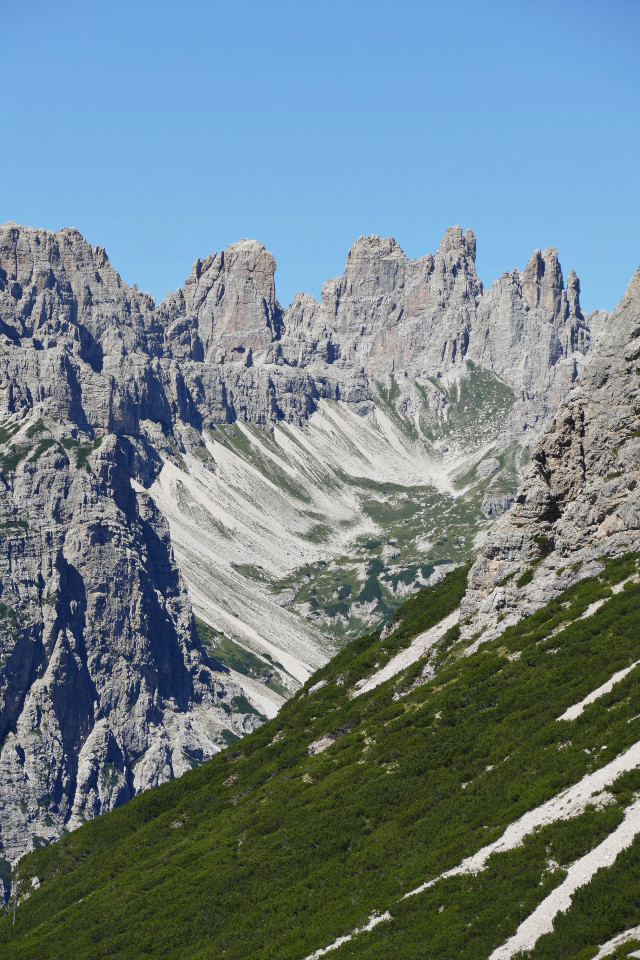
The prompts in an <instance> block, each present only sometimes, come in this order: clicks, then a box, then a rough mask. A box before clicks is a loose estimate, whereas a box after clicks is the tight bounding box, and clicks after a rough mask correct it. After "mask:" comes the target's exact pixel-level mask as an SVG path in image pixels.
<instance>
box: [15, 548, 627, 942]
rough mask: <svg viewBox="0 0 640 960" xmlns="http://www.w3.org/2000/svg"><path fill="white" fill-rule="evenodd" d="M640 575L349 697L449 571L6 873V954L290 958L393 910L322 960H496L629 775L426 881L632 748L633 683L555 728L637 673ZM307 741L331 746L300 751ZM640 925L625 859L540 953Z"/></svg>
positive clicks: (460, 583) (438, 615)
mask: <svg viewBox="0 0 640 960" xmlns="http://www.w3.org/2000/svg"><path fill="white" fill-rule="evenodd" d="M636 575H637V558H636V557H635V556H627V557H624V558H621V559H618V560H615V561H610V562H609V563H608V564H607V566H606V567H605V569H604V570H603V571H602V573H601V574H600V575H599V576H598V577H595V578H592V579H589V580H584V581H582V582H581V583H579V584H577V585H576V586H574V587H573V588H572V589H571V590H569V591H567V593H565V594H563V595H562V596H561V597H559V598H558V599H557V600H554V601H553V602H552V603H550V604H549V605H548V606H546V607H545V608H543V609H542V610H540V611H538V612H537V613H536V614H535V615H533V616H531V617H529V618H528V619H526V620H524V621H522V622H521V623H520V624H518V625H517V627H515V628H511V629H509V630H507V631H506V632H505V633H504V634H502V636H501V637H500V638H498V639H497V640H495V641H490V642H487V643H485V644H484V645H482V646H481V647H480V648H479V649H478V651H477V652H476V653H473V654H471V655H468V656H461V653H462V650H461V649H460V641H459V640H458V639H457V629H456V628H455V627H454V628H452V629H451V630H449V631H448V632H447V633H446V634H445V636H444V637H443V639H442V641H441V642H440V644H439V646H438V648H437V650H436V652H435V656H434V657H432V665H434V666H435V667H436V671H435V676H434V677H433V678H432V679H426V678H424V677H422V670H423V667H424V661H422V662H418V663H416V664H414V665H412V666H411V667H410V668H409V669H408V670H406V671H405V672H404V673H402V674H399V675H397V676H396V677H394V678H392V679H391V680H389V681H387V682H386V683H384V684H382V685H380V686H379V687H377V688H376V689H375V690H373V691H372V692H370V693H368V694H363V695H361V696H357V697H353V696H351V695H350V694H351V692H352V691H353V689H354V684H355V683H356V682H357V681H358V680H360V679H362V678H363V677H366V676H368V675H370V674H371V673H372V672H373V671H374V670H375V669H377V668H378V667H380V666H382V665H383V664H384V663H385V662H386V661H387V660H388V659H389V658H390V656H392V655H393V653H395V652H396V651H397V650H398V649H400V648H402V647H403V646H406V645H408V643H409V642H410V641H411V639H412V637H414V636H415V635H417V634H418V633H420V632H421V631H423V630H425V629H427V628H429V627H430V626H432V625H433V624H434V623H437V622H439V621H440V620H441V619H442V618H443V617H444V616H446V615H447V614H448V613H450V612H451V611H452V610H454V609H455V608H456V607H457V605H458V604H459V602H460V598H461V596H462V594H463V591H464V587H465V581H466V571H465V570H464V569H460V570H458V571H454V573H452V574H450V575H449V576H448V577H447V578H445V579H444V580H443V581H442V582H441V583H440V584H438V585H436V586H435V587H431V588H428V589H427V590H424V591H422V592H421V593H420V594H419V595H417V596H416V597H414V598H412V600H410V601H409V602H408V603H407V604H405V606H404V607H403V608H402V609H401V611H400V612H399V614H397V615H396V622H395V624H394V625H395V626H396V630H395V631H394V632H393V633H392V634H391V635H390V636H389V637H387V638H386V639H384V640H381V639H380V634H379V633H374V634H372V635H370V636H368V637H365V638H363V639H362V640H360V641H357V642H354V643H352V644H351V645H350V646H349V647H347V648H346V649H344V650H343V651H342V652H341V653H340V654H339V655H338V656H337V657H336V658H335V659H334V660H333V661H331V662H330V663H329V664H328V665H327V666H326V667H324V668H323V669H322V670H320V671H319V672H318V673H317V674H316V675H315V676H314V677H313V678H312V679H311V681H310V682H309V683H308V684H307V686H306V688H305V689H304V690H303V691H301V692H300V693H299V694H298V695H297V696H296V697H295V698H294V699H293V700H291V701H289V702H288V703H287V704H286V705H285V706H284V707H283V709H282V711H281V713H280V714H279V715H278V717H276V718H275V719H274V720H272V721H270V722H269V723H267V724H265V725H264V726H263V727H262V728H260V730H258V731H256V732H255V733H254V734H252V735H251V736H249V737H247V738H245V739H244V740H242V741H241V742H239V743H237V744H235V745H234V746H233V747H231V748H230V749H229V750H228V751H227V752H226V753H224V754H221V755H219V756H218V757H216V758H214V759H213V760H212V761H210V762H209V763H207V764H205V765H203V766H202V767H200V768H198V769H196V770H194V771H192V772H191V773H188V774H186V775H185V776H183V777H182V778H181V779H180V780H176V781H173V782H171V783H168V784H166V785H165V786H163V787H160V788H158V789H155V790H152V791H149V792H148V793H145V794H143V795H141V796H139V797H136V798H135V799H134V800H132V801H131V802H130V803H128V804H126V805H125V806H124V807H122V808H120V809H118V810H116V811H115V812H114V813H112V814H108V815H105V816H103V817H100V818H99V819H97V820H95V821H93V822H91V823H88V824H86V825H85V826H84V827H82V828H81V829H80V830H78V831H76V832H75V833H73V834H70V835H69V836H67V837H65V838H64V839H63V840H61V841H60V842H59V843H57V844H55V845H54V846H51V847H48V848H46V849H43V850H39V851H37V852H35V853H34V854H31V855H30V856H29V857H27V858H25V859H24V860H23V861H21V863H20V864H19V868H18V871H17V872H18V877H19V879H20V890H21V895H24V892H25V891H28V892H29V894H30V895H29V897H28V899H26V900H22V901H21V902H20V905H19V906H18V909H17V912H16V918H15V925H14V924H13V923H12V916H11V911H10V912H9V914H8V915H7V916H6V917H5V918H4V919H3V920H2V922H1V923H0V956H2V957H3V958H7V960H11V958H22V960H27V958H28V960H39V958H43V960H44V958H47V960H54V958H80V960H81V958H87V960H89V958H91V960H96V958H102V957H105V958H106V957H118V958H131V960H133V958H140V957H154V958H156V957H167V958H176V960H177V958H185V960H186V958H189V960H197V958H221V957H224V958H229V960H252V958H261V960H266V958H277V960H303V958H305V957H307V956H309V955H310V954H312V953H313V952H314V951H316V950H318V949H319V948H322V947H326V946H328V945H329V944H331V943H333V941H335V939H336V938H338V937H340V936H346V935H349V934H351V933H352V932H353V931H354V928H357V927H363V926H364V925H366V924H367V923H368V922H369V921H370V918H371V917H372V915H374V914H377V915H381V914H384V913H385V911H389V914H390V916H389V919H387V920H385V921H383V922H381V923H379V924H378V925H377V926H375V928H374V929H371V930H370V931H369V932H364V933H360V934H359V935H358V936H355V937H353V939H351V940H349V941H347V942H345V943H344V944H343V945H342V946H340V947H338V948H337V949H336V950H335V951H333V952H332V953H331V954H330V957H332V958H335V960H343V958H345V957H359V958H363V960H364V958H366V960H374V958H380V960H382V958H388V957H392V956H393V957H399V958H402V960H412V958H416V960H418V958H421V960H423V958H425V957H429V958H440V957H441V958H451V957H464V958H486V957H488V956H489V955H490V954H491V952H492V950H493V949H495V948H496V947H498V946H499V945H500V944H503V943H504V942H505V940H507V939H508V938H509V937H510V936H512V935H513V934H514V933H515V931H516V929H517V928H518V925H519V924H520V923H521V922H522V921H523V920H524V919H525V918H526V917H527V916H528V915H529V914H530V913H531V912H532V910H534V909H535V907H536V905H537V904H539V903H540V902H541V901H542V900H543V899H544V898H545V897H546V896H547V895H548V894H549V893H550V892H551V891H553V890H554V888H556V887H558V886H559V885H560V884H561V883H562V881H563V879H564V878H565V876H566V870H567V868H568V867H569V866H570V864H571V863H573V862H575V861H576V860H578V859H579V858H580V857H583V856H584V855H585V854H586V853H587V852H588V851H589V850H592V849H594V848H595V847H597V846H598V844H600V843H601V841H602V840H603V839H604V838H606V837H607V836H610V835H611V834H612V832H613V831H614V830H615V829H616V828H617V827H618V826H619V825H620V824H621V823H622V821H623V818H624V816H625V810H627V809H628V808H629V805H630V804H631V803H632V802H634V797H635V794H636V792H637V791H640V770H638V769H631V770H629V771H627V772H624V773H622V774H621V775H620V776H617V777H616V779H615V780H614V782H613V783H612V784H611V785H610V786H608V788H607V793H606V796H605V795H603V803H602V804H601V803H595V804H588V805H586V806H585V808H584V809H583V810H581V811H580V812H579V813H578V814H577V815H574V816H572V817H571V818H570V819H558V820H556V821H554V822H552V823H549V824H547V825H544V826H542V827H541V828H540V829H537V830H534V831H533V832H531V833H530V834H529V835H528V836H527V837H525V840H524V843H521V844H520V845H518V846H515V847H514V848H513V849H506V850H504V851H503V852H498V853H495V854H494V855H493V856H492V857H491V858H490V859H489V860H488V861H487V864H486V867H485V869H481V870H480V871H479V872H477V873H475V874H461V875H454V876H450V877H443V878H441V879H437V878H438V877H440V875H441V874H442V873H443V872H444V871H447V870H450V869H452V868H455V867H457V866H458V865H459V864H460V863H461V861H462V860H463V859H464V858H465V857H467V856H469V855H471V854H473V853H475V852H476V851H478V850H480V849H481V848H483V847H484V846H486V845H487V844H490V843H492V842H493V841H495V840H497V839H498V838H499V837H500V836H501V835H502V833H503V831H504V829H505V827H506V826H507V825H508V824H509V823H511V822H513V821H516V820H517V819H518V818H519V817H521V816H522V815H523V814H524V813H525V812H526V811H528V810H532V809H534V808H536V807H538V806H539V805H540V804H542V803H544V802H545V801H547V800H549V799H550V798H553V797H554V796H556V795H557V794H558V792H559V791H561V790H563V789H564V788H566V787H569V786H571V785H572V784H576V783H577V782H578V781H580V780H581V779H582V778H583V777H584V776H585V775H587V774H589V773H591V772H593V771H595V770H598V769H600V768H602V767H604V766H605V765H606V764H608V763H610V762H611V761H612V760H613V758H614V757H616V756H618V755H620V754H622V753H623V752H624V751H625V750H627V749H628V748H630V747H631V746H632V745H633V744H635V743H637V742H638V741H639V740H640V715H638V706H637V705H638V694H639V692H640V668H634V669H633V670H631V671H630V672H629V673H628V674H627V676H626V677H625V678H624V679H623V680H621V681H620V682H619V683H617V684H616V685H615V686H614V687H613V689H612V690H611V692H610V693H607V694H605V695H603V696H601V697H599V698H598V699H597V700H596V701H595V702H593V703H592V704H591V705H589V706H587V707H586V708H585V709H584V712H583V713H582V714H581V715H580V716H579V717H577V719H575V720H571V721H566V720H558V719H557V718H558V717H559V716H560V715H561V714H562V713H563V712H564V711H565V710H566V709H567V708H568V707H569V706H571V705H572V704H575V703H576V702H578V701H580V700H581V699H582V698H584V697H585V696H586V695H587V694H589V693H590V692H591V691H593V690H594V689H595V688H597V687H598V686H599V685H601V684H603V683H605V682H606V681H607V680H609V679H610V678H611V677H612V675H613V674H615V673H616V672H617V671H619V670H622V669H623V668H626V667H629V666H630V665H631V664H633V663H635V661H637V660H639V659H640V631H639V630H638V620H639V617H640V584H638V582H636ZM623 581H628V582H626V583H625V585H624V588H623V589H621V590H619V592H617V593H615V594H614V593H613V592H612V590H611V587H612V585H614V584H620V583H622V582H623ZM597 600H603V601H605V602H604V603H603V604H602V605H601V606H600V607H599V608H598V609H595V608H594V607H593V606H591V605H592V604H593V603H594V601H597ZM592 611H594V612H592ZM584 614H588V615H587V616H586V617H584V618H583V619H581V618H582V617H583V615H584ZM323 736H329V737H332V738H335V740H334V742H333V743H331V744H330V745H329V746H328V747H327V748H326V749H324V750H323V751H322V752H320V753H316V754H313V755H310V753H309V746H310V745H312V744H314V743H315V742H316V741H318V740H319V739H320V738H321V737H323ZM35 877H37V878H38V881H37V882H36V883H35V886H37V883H39V885H40V886H39V889H38V890H36V889H35V886H34V878H35ZM430 880H435V881H436V882H435V883H434V884H433V885H432V886H430V887H428V888H427V889H425V890H423V891H422V892H420V893H416V894H415V895H413V896H410V897H408V898H406V899H402V898H403V896H404V895H405V894H407V893H409V892H410V891H413V890H414V889H415V888H416V887H418V886H420V885H421V884H423V883H425V882H426V881H430ZM639 911H640V842H638V841H637V840H636V841H635V842H634V843H633V844H632V845H630V846H629V847H628V848H627V849H626V850H625V851H624V852H623V853H622V854H620V856H619V857H618V858H617V859H616V861H615V863H614V864H613V866H612V867H611V868H609V869H608V870H605V871H600V872H599V873H596V875H595V877H594V878H593V879H592V880H591V881H590V882H589V883H588V884H587V885H586V886H584V887H582V889H581V890H579V891H578V892H577V893H576V895H575V897H574V899H573V902H572V904H571V907H570V909H569V910H568V912H567V913H566V914H565V915H564V916H563V917H562V918H561V922H558V923H557V924H556V931H555V932H554V933H553V934H551V935H549V936H546V937H543V938H542V939H540V940H539V941H538V944H537V946H536V948H535V950H534V954H533V955H534V956H535V957H541V958H542V957H545V958H546V957H563V958H564V957H576V958H578V957H579V958H581V960H586V958H588V957H592V956H594V955H595V953H596V945H597V944H599V943H603V942H605V941H606V940H607V939H608V938H610V937H611V936H613V935H614V934H615V933H617V932H619V931H622V930H625V929H627V928H629V927H631V926H633V925H634V924H637V923H638V922H639V920H640V916H639ZM627 949H631V942H630V943H629V944H628V945H627V947H625V948H624V949H623V952H626V951H627Z"/></svg>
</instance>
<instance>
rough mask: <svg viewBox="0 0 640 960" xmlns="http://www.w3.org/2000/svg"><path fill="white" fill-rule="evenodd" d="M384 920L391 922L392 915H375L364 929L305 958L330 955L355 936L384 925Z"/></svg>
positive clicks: (386, 912) (339, 938)
mask: <svg viewBox="0 0 640 960" xmlns="http://www.w3.org/2000/svg"><path fill="white" fill-rule="evenodd" d="M383 920H391V914H390V913H389V911H388V910H386V911H385V912H384V913H382V914H380V915H379V916H378V914H375V913H373V914H372V915H371V916H370V917H369V922H368V923H366V924H365V925H364V927H356V929H355V930H354V931H353V933H348V934H346V936H344V937H338V939H337V940H334V941H333V943H330V944H329V946H328V947H320V949H319V950H316V952H315V953H310V954H309V956H308V957H305V960H318V957H323V956H324V955H325V953H329V951H330V950H337V949H338V947H341V946H342V944H343V943H348V942H349V940H353V938H354V937H355V936H357V935H358V934H359V933H364V932H365V931H366V930H373V928H374V927H377V926H378V924H379V923H382V922H383Z"/></svg>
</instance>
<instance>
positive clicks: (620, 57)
mask: <svg viewBox="0 0 640 960" xmlns="http://www.w3.org/2000/svg"><path fill="white" fill-rule="evenodd" d="M639 50H640V2H638V0H608V2H607V3H603V2H601V0H599V2H593V0H579V2H578V0H555V2H551V0H537V2H535V3H531V2H519V0H509V2H491V0H487V2H484V3H479V2H478V0H474V2H467V0H458V2H456V3H451V4H449V3H443V2H442V0H440V2H438V3H431V2H427V0H423V2H414V0H395V2H393V3H382V2H379V0H366V2H365V0H343V2H342V3H337V2H334V0H322V2H320V0H318V2H309V0H296V2H293V0H291V2H290V0H270V2H268V0H261V2H255V0H243V2H242V3H233V2H230V0H226V2H225V3H220V2H198V0H183V2H180V3H177V2H174V3H168V2H162V0H160V2H153V3H152V2H148V0H136V2H130V3H123V2H120V0H111V2H109V3H92V2H88V0H83V2H82V3H77V2H65V0H60V2H58V3H52V2H51V0H48V2H42V0H32V2H31V3H28V4H27V3H24V4H19V3H11V4H9V3H8V2H5V3H3V4H2V28H1V34H0V63H1V65H2V76H3V85H2V86H3V95H2V101H1V102H2V113H1V116H2V145H1V147H0V175H1V182H2V187H3V189H2V194H1V198H2V204H1V207H0V222H1V221H3V220H9V219H12V220H17V221H19V222H21V223H28V224H31V225H34V226H43V227H48V228H51V229H57V228H59V227H61V226H67V225H73V226H76V227H78V229H79V230H81V232H82V233H83V234H84V235H85V236H86V237H87V239H88V240H89V241H90V242H91V243H93V244H101V245H102V246H105V247H106V249H107V253H108V254H109V256H110V258H111V261H112V263H113V264H114V266H115V267H116V268H117V269H118V270H119V271H120V273H121V274H122V276H123V278H124V279H125V280H126V281H127V282H129V283H134V282H137V283H138V285H139V286H140V287H141V288H142V289H145V290H150V291H151V293H153V294H154V296H158V297H161V296H163V295H164V293H165V292H166V291H167V290H168V289H175V288H176V287H178V286H180V285H181V284H182V283H183V281H184V279H185V277H186V276H187V275H188V272H189V270H190V268H191V264H192V263H193V261H194V260H195V259H196V257H198V256H206V255H207V254H208V253H210V252H212V251H214V250H220V249H221V248H222V247H223V246H225V245H226V244H228V243H230V242H232V241H233V240H237V239H239V238H240V237H245V236H246V237H252V238H256V239H259V240H261V241H262V242H263V243H264V244H266V246H267V247H268V248H269V249H270V250H272V251H273V253H274V254H275V256H276V259H277V262H278V273H277V274H276V284H277V292H278V295H279V298H280V300H281V302H282V303H283V304H284V305H286V304H287V303H288V302H289V301H290V299H291V297H292V296H293V294H294V293H295V292H296V291H297V290H309V291H310V292H312V293H314V294H315V295H316V296H317V295H319V292H320V286H321V283H322V281H323V280H324V279H325V278H326V277H329V276H335V275H336V274H338V273H341V272H342V269H343V266H344V260H345V256H346V253H347V250H348V249H349V247H350V245H351V244H352V242H353V241H354V240H355V239H356V238H357V237H358V236H359V235H360V234H365V233H380V234H382V235H392V236H394V237H395V238H396V239H397V240H398V242H399V243H400V244H401V245H402V247H403V248H404V250H405V251H406V253H407V254H408V255H409V256H412V257H416V256H421V255H422V254H424V253H427V252H429V251H434V250H435V249H436V248H437V246H438V243H439V240H440V238H441V236H442V234H443V232H444V230H445V229H446V227H447V226H448V225H449V224H454V223H460V224H461V225H462V226H463V227H464V228H466V227H471V228H472V229H473V230H474V232H475V234H476V236H477V238H478V261H477V268H478V273H479V274H480V276H481V277H482V279H483V281H484V282H485V283H486V284H490V283H491V282H492V280H494V279H495V278H496V277H497V276H499V275H500V273H501V272H502V271H503V270H507V269H508V270H511V269H512V268H513V267H518V268H522V267H523V266H524V264H525V262H526V260H527V258H528V256H529V255H530V254H531V252H532V251H533V250H534V249H535V248H536V247H541V248H544V247H546V246H556V247H557V248H558V250H559V253H560V261H561V263H562V266H563V269H564V272H565V276H566V274H567V273H568V272H569V269H570V268H571V267H574V268H575V269H576V271H577V272H578V275H579V276H580V278H581V281H582V290H583V298H582V299H583V306H584V307H585V308H586V309H588V310H589V309H593V308H595V307H597V306H604V307H607V308H611V307H612V306H613V305H614V304H615V303H616V301H617V300H618V299H619V298H620V296H621V295H622V293H623V291H624V288H625V287H626V284H627V283H628V281H629V279H630V277H631V275H632V274H633V272H634V271H635V269H636V268H637V267H638V265H639V264H640V240H639V236H640V115H639V114H640V56H639Z"/></svg>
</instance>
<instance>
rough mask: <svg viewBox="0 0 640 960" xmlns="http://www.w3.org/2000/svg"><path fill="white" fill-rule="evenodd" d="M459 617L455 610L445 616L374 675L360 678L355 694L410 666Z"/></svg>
mask: <svg viewBox="0 0 640 960" xmlns="http://www.w3.org/2000/svg"><path fill="white" fill-rule="evenodd" d="M459 618H460V611H459V610H454V611H453V613H450V614H449V616H448V617H445V618H444V620H441V621H440V623H437V624H436V625H435V627H431V628H430V629H429V630H425V632H424V633H420V634H418V636H417V637H415V638H414V639H413V640H412V641H411V644H410V645H409V646H408V647H407V648H406V649H405V650H401V651H400V653H397V654H396V655H395V657H392V658H391V660H389V663H387V664H385V666H384V667H382V668H381V669H380V670H378V671H377V673H374V674H372V676H370V677H368V678H367V679H366V680H365V681H364V682H363V681H362V680H359V681H358V683H357V684H356V686H355V688H354V690H353V696H354V697H358V696H360V694H361V693H368V692H369V691H370V690H374V689H375V688H376V687H378V686H380V684H381V683H384V682H385V680H389V679H390V678H391V677H395V675H396V674H397V673H400V672H401V671H402V670H405V669H406V668H407V667H410V666H411V664H412V663H415V662H416V660H419V659H420V657H423V656H424V655H425V653H426V652H427V650H429V649H430V647H432V646H433V645H434V644H435V643H437V642H438V640H440V639H441V637H443V636H444V634H445V633H446V632H447V630H448V629H449V628H450V627H453V626H454V625H455V624H456V623H457V622H458V620H459Z"/></svg>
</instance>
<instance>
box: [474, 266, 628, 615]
mask: <svg viewBox="0 0 640 960" xmlns="http://www.w3.org/2000/svg"><path fill="white" fill-rule="evenodd" d="M639 362H640V270H639V271H638V272H637V273H636V274H635V276H634V277H633V279H632V280H631V282H630V284H629V287H628V289H627V291H626V293H625V295H624V296H623V298H622V300H621V301H620V303H619V304H618V306H617V307H616V309H615V310H614V312H613V313H612V315H611V317H610V318H609V320H608V321H607V328H606V335H604V336H602V337H601V339H600V342H599V343H598V345H597V346H596V348H595V349H594V351H593V354H592V355H591V357H590V359H589V361H588V362H587V364H586V365H585V367H584V369H583V371H582V374H581V376H580V378H579V379H578V381H577V382H576V384H575V386H574V388H573V389H572V390H571V391H570V393H569V394H568V396H567V397H566V399H565V401H564V402H563V403H562V404H561V406H560V408H559V410H558V411H557V412H556V415H555V417H554V418H553V420H552V421H551V422H550V424H549V425H548V427H547V429H546V430H545V432H544V434H543V435H542V437H541V439H540V442H539V444H538V445H537V446H536V447H535V448H534V450H533V453H532V461H531V465H530V467H529V468H528V471H527V473H526V475H525V477H524V480H523V483H522V486H521V488H520V490H519V491H518V494H517V496H516V499H515V503H514V505H513V507H512V509H511V510H510V511H509V513H508V514H506V515H505V516H504V517H502V518H501V519H500V520H499V521H498V523H497V524H496V525H495V526H494V527H493V528H492V530H491V532H490V534H489V535H488V537H487V541H486V543H485V545H484V548H483V550H482V553H481V554H480V556H479V557H478V559H477V560H476V562H475V564H474V566H473V568H472V570H471V572H470V575H469V587H470V589H469V593H468V595H467V597H466V599H465V607H466V611H467V612H470V613H476V614H478V615H479V616H480V618H481V620H483V621H484V623H485V625H486V626H490V627H492V628H495V624H496V614H497V613H498V612H501V613H503V614H505V613H509V614H510V615H511V617H513V618H518V617H519V616H521V615H522V614H523V613H527V612H529V611H530V610H533V609H535V608H536V607H537V606H540V605H541V604H542V603H546V602H547V601H548V600H549V599H550V597H551V596H554V595H555V594H557V593H559V592H561V591H562V590H564V589H566V588H567V586H569V585H570V584H571V583H572V582H575V580H577V579H578V578H579V577H581V576H585V575H588V574H589V573H590V572H592V571H593V570H594V569H595V568H594V564H596V563H597V561H598V560H599V559H601V558H603V557H606V556H612V555H616V554H618V553H622V552H626V551H629V550H637V549H639V548H640V484H639V481H640V377H639V372H640V366H639ZM532 561H534V567H533V568H532V573H533V579H532V580H531V582H530V583H528V584H525V585H523V586H522V587H521V588H519V587H518V586H517V582H515V581H514V580H513V579H511V580H509V581H508V582H507V583H505V582H504V581H505V577H507V578H508V577H509V575H511V577H513V575H514V574H515V573H516V572H518V571H523V570H525V569H527V565H528V564H530V563H531V562H532ZM507 622H508V621H506V620H505V623H507Z"/></svg>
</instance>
